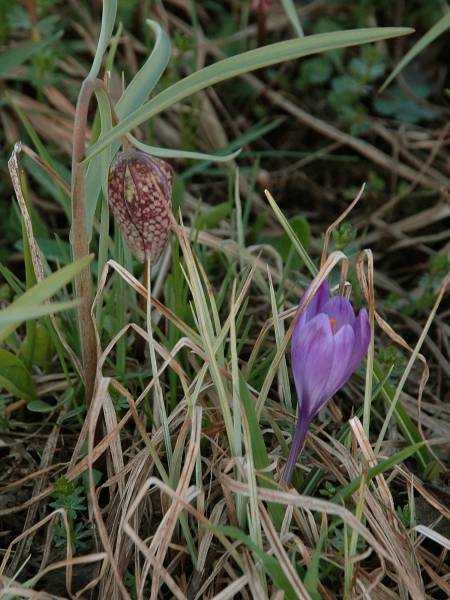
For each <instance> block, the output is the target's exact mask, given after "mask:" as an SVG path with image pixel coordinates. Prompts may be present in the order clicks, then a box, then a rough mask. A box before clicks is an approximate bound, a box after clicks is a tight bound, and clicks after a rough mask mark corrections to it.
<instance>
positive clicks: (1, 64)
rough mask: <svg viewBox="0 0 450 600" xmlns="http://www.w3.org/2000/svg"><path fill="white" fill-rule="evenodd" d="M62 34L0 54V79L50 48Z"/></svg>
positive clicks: (60, 32)
mask: <svg viewBox="0 0 450 600" xmlns="http://www.w3.org/2000/svg"><path fill="white" fill-rule="evenodd" d="M62 33H63V32H62V31H59V32H58V33H55V34H54V35H52V36H51V37H49V38H47V39H44V40H42V41H40V42H30V43H26V44H21V45H20V46H16V47H15V48H11V49H9V50H5V51H4V52H2V53H1V55H0V78H1V77H6V76H7V75H8V74H9V73H10V72H11V71H13V70H14V69H16V68H17V67H20V65H22V64H23V63H24V62H26V61H27V60H28V59H29V58H31V57H32V56H34V55H35V54H39V52H42V50H43V49H44V48H46V47H47V46H50V44H53V42H54V41H56V40H57V39H59V38H60V37H61V36H62Z"/></svg>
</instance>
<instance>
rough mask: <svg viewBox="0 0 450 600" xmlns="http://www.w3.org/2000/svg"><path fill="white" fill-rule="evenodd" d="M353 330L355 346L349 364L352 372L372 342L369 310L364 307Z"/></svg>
mask: <svg viewBox="0 0 450 600" xmlns="http://www.w3.org/2000/svg"><path fill="white" fill-rule="evenodd" d="M353 331H354V332H355V346H354V348H353V356H352V359H351V361H350V364H349V370H350V372H351V373H353V371H354V370H355V369H356V367H357V366H358V365H359V363H360V362H361V361H362V359H363V358H364V356H365V354H366V352H367V348H368V347H369V342H370V323H369V316H368V314H367V310H366V309H365V308H362V309H361V310H360V311H359V315H358V317H357V319H356V321H355V324H354V325H353Z"/></svg>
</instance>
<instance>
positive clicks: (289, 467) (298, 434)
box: [282, 416, 310, 483]
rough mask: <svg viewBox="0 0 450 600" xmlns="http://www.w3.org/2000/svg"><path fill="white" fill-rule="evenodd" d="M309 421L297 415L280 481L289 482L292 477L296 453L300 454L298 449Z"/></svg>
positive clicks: (306, 431) (303, 440) (300, 447)
mask: <svg viewBox="0 0 450 600" xmlns="http://www.w3.org/2000/svg"><path fill="white" fill-rule="evenodd" d="M309 423H310V421H309V419H305V418H302V417H301V416H299V418H298V420H297V425H296V426H295V433H294V438H293V440H292V446H291V450H290V452H289V456H288V459H287V463H286V466H285V468H284V473H283V477H282V481H285V482H286V483H290V481H291V479H292V475H293V473H294V469H295V465H296V462H297V458H298V455H299V454H300V451H301V449H302V447H303V444H304V442H305V438H306V434H307V433H308V427H309Z"/></svg>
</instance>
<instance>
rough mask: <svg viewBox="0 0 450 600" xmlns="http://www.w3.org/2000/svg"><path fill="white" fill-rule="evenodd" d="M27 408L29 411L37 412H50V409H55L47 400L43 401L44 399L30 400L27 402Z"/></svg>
mask: <svg viewBox="0 0 450 600" xmlns="http://www.w3.org/2000/svg"><path fill="white" fill-rule="evenodd" d="M27 408H28V410H30V411H31V412H37V413H49V412H52V410H55V407H54V406H52V405H51V404H49V403H48V402H44V400H32V401H31V402H29V403H28V404H27Z"/></svg>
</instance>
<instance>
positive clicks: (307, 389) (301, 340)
mask: <svg viewBox="0 0 450 600" xmlns="http://www.w3.org/2000/svg"><path fill="white" fill-rule="evenodd" d="M291 347H292V354H291V357H292V370H293V373H294V381H295V386H296V389H297V396H298V401H299V404H300V417H299V418H307V417H309V416H310V415H311V414H314V413H315V406H316V405H317V404H318V403H319V402H320V400H321V398H322V396H323V390H324V387H325V385H326V383H327V379H328V374H329V370H330V366H331V361H332V359H333V349H334V336H333V333H332V331H331V325H330V321H329V319H328V318H327V316H326V315H324V314H319V315H317V316H316V317H314V318H313V319H311V321H309V322H308V323H306V325H304V326H299V323H297V325H296V327H295V329H294V333H293V335H292V346H291Z"/></svg>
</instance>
